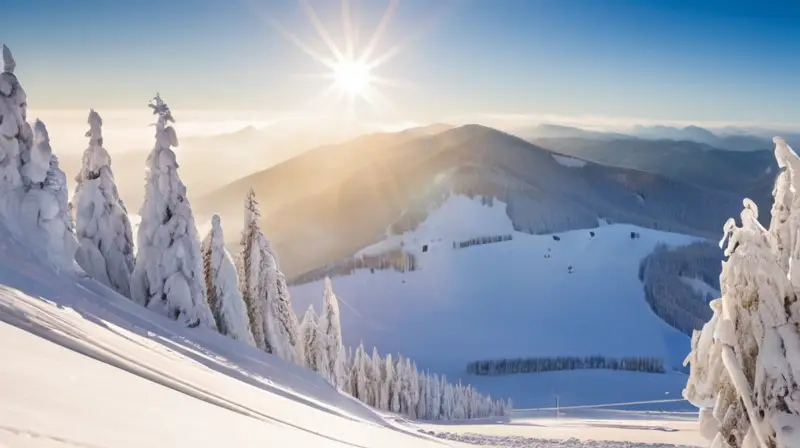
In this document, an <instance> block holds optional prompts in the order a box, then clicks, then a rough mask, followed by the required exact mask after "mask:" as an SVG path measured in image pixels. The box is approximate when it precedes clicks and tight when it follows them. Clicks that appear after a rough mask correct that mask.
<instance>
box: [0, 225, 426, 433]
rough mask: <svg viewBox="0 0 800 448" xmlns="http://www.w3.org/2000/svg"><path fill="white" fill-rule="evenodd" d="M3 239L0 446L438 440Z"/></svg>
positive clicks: (0, 264) (275, 361)
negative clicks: (52, 266)
mask: <svg viewBox="0 0 800 448" xmlns="http://www.w3.org/2000/svg"><path fill="white" fill-rule="evenodd" d="M0 242H2V247H0V250H1V252H2V254H3V255H2V256H1V257H0V341H3V343H2V344H0V359H3V360H4V361H3V362H0V446H13V447H16V446H114V447H122V446H130V447H142V446H153V447H155V446H164V447H175V446H194V447H198V446H237V447H239V446H265V444H266V445H269V446H287V447H288V446H308V447H312V446H313V447H317V446H319V447H327V446H331V447H338V446H361V447H426V446H441V443H440V442H437V441H436V440H435V439H433V440H431V439H432V438H430V437H428V436H423V435H421V434H419V433H417V432H416V431H413V430H402V429H397V428H394V427H393V426H392V425H391V424H390V423H387V422H386V421H385V420H384V418H383V417H381V416H379V415H377V414H375V413H374V412H373V411H371V410H370V409H369V408H367V407H365V406H363V405H362V404H361V403H359V402H357V401H355V400H353V399H350V398H349V397H347V396H345V395H342V394H339V393H338V392H336V391H335V390H333V389H332V388H331V387H330V386H329V385H328V384H327V383H326V382H324V381H323V380H322V379H321V378H319V377H318V376H317V375H316V374H314V373H312V372H309V371H307V370H305V369H302V368H299V367H296V366H293V365H289V364H287V363H285V362H282V361H281V360H279V359H278V358H276V357H274V356H270V355H266V354H264V353H263V352H261V351H259V350H257V349H254V348H251V347H248V346H246V345H244V344H240V343H236V342H235V341H233V340H230V339H228V338H225V337H223V336H220V335H219V334H216V333H213V332H210V331H205V330H199V329H191V330H190V329H186V328H183V327H181V326H179V325H178V324H176V323H175V322H173V321H170V320H167V319H165V318H161V317H160V316H157V315H156V314H154V313H151V312H150V311H147V310H145V309H144V308H142V307H140V306H138V305H136V304H134V303H133V302H131V301H129V300H127V299H124V298H122V297H121V296H119V295H116V294H115V293H113V292H111V291H110V290H109V289H107V288H105V287H104V286H101V285H99V284H98V283H96V282H94V281H91V280H88V279H78V278H76V277H73V276H72V275H70V274H64V273H56V272H53V271H50V270H47V269H44V268H43V267H42V266H41V265H39V264H38V263H37V262H35V261H34V260H32V259H31V258H30V257H28V256H27V255H26V253H25V251H23V250H20V249H19V248H17V247H16V246H15V244H13V243H9V241H8V239H7V238H5V237H4V235H0Z"/></svg>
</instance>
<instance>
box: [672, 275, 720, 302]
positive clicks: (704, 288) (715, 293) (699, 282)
mask: <svg viewBox="0 0 800 448" xmlns="http://www.w3.org/2000/svg"><path fill="white" fill-rule="evenodd" d="M678 278H680V280H681V281H682V282H683V283H685V284H686V285H687V286H689V287H690V288H692V289H693V290H695V292H697V293H698V294H702V295H703V297H705V296H706V295H708V294H711V296H712V297H719V296H720V295H722V293H721V292H720V290H719V289H717V288H714V287H713V286H711V285H709V284H708V283H706V282H705V281H703V279H701V278H696V277H686V276H680V277H678Z"/></svg>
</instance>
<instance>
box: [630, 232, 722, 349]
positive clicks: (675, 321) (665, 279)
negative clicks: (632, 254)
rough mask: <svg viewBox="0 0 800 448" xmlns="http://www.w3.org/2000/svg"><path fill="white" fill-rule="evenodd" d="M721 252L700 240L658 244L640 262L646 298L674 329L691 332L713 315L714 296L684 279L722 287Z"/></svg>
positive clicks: (653, 308)
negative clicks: (698, 289) (712, 303)
mask: <svg viewBox="0 0 800 448" xmlns="http://www.w3.org/2000/svg"><path fill="white" fill-rule="evenodd" d="M721 266H722V252H721V251H720V249H719V247H718V246H716V245H714V244H711V243H707V242H698V243H693V244H690V245H687V246H682V247H677V248H670V247H669V246H667V245H666V244H663V243H662V244H659V245H658V246H656V248H655V250H654V251H653V252H652V253H651V254H650V255H648V256H647V257H646V258H645V259H644V260H642V262H641V263H640V265H639V280H641V281H642V285H643V287H644V294H645V300H647V303H648V304H649V305H650V308H651V309H652V310H653V312H654V313H656V315H658V316H659V317H660V318H661V319H663V320H664V322H666V323H668V324H669V325H671V326H672V327H674V328H675V329H677V330H679V331H681V332H683V333H685V334H687V335H691V334H692V331H694V330H697V329H700V328H701V327H702V326H703V323H704V322H706V321H708V319H709V318H710V317H711V308H709V306H708V303H709V302H710V301H711V300H712V299H714V298H715V297H713V296H711V295H709V294H707V293H706V294H704V293H702V292H700V291H697V290H696V289H695V288H693V287H692V286H690V285H689V284H687V283H686V282H685V280H686V279H698V280H701V281H703V282H704V283H707V284H708V285H710V286H711V287H713V288H716V289H717V290H719V274H720V267H721Z"/></svg>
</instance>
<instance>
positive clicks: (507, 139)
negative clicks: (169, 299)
mask: <svg viewBox="0 0 800 448" xmlns="http://www.w3.org/2000/svg"><path fill="white" fill-rule="evenodd" d="M562 140H563V141H562ZM576 140H580V139H573V140H565V139H559V138H555V137H550V139H549V140H545V141H544V142H541V143H540V144H534V143H531V142H529V141H526V140H523V139H521V138H518V137H515V136H512V135H510V134H507V133H504V132H500V131H498V130H496V129H492V128H488V127H484V126H480V125H467V126H461V127H458V128H449V127H448V126H441V127H434V128H427V130H426V129H418V130H414V131H405V132H400V133H378V134H370V135H365V136H361V137H358V138H356V139H354V140H351V141H349V142H345V143H342V144H338V145H328V146H324V147H320V148H316V149H313V150H311V151H308V152H305V153H303V154H302V155H300V156H298V157H295V158H292V159H289V160H287V161H285V162H283V163H280V164H278V165H276V166H273V167H271V168H268V169H266V170H264V171H261V172H258V173H255V174H252V175H250V176H247V177H245V178H243V179H240V180H237V181H235V182H233V183H231V184H229V185H226V186H224V187H222V188H220V189H217V190H215V191H214V192H212V193H210V194H208V195H205V196H203V197H200V198H197V199H193V206H194V207H195V209H196V210H197V212H198V213H199V214H205V215H206V216H208V215H209V214H210V213H219V214H221V215H222V216H223V220H224V222H226V228H228V229H230V230H228V232H227V235H228V238H229V239H230V242H231V243H232V244H233V243H235V241H236V240H237V232H236V230H238V229H237V225H239V222H240V221H241V214H242V212H241V204H242V201H243V198H244V195H245V193H246V192H247V190H248V189H249V188H251V187H252V188H254V189H255V191H256V193H257V195H258V197H259V200H260V202H261V204H262V207H263V208H262V212H263V215H262V224H263V226H264V228H265V230H266V232H267V234H268V235H269V237H270V238H271V240H272V243H273V244H274V246H275V247H276V249H277V251H278V252H279V254H280V257H281V263H282V267H283V269H284V271H286V272H287V274H288V275H290V276H291V275H296V274H299V273H302V272H305V271H307V270H311V269H314V268H316V267H319V266H321V265H324V264H326V263H329V262H331V261H333V260H337V259H340V258H342V257H346V256H350V255H352V254H353V253H355V252H356V251H358V250H359V249H361V248H363V247H365V246H367V245H369V244H372V243H374V242H376V241H379V240H380V239H382V238H383V237H384V236H385V234H386V233H387V232H395V233H396V232H402V231H405V230H408V229H411V228H414V227H415V226H416V225H417V224H418V223H420V222H422V221H423V220H424V219H425V217H426V216H427V213H428V211H429V210H430V209H431V208H432V207H434V206H435V205H437V204H438V203H439V202H440V201H441V200H443V198H444V197H447V196H448V195H449V194H451V193H453V192H457V193H463V194H468V195H473V196H485V197H487V198H488V197H493V198H498V199H501V200H503V201H504V202H505V203H507V204H508V209H507V212H508V214H509V217H510V218H511V220H512V222H513V224H514V227H515V228H516V229H517V230H520V231H524V232H528V233H534V234H536V233H553V232H560V231H565V230H571V229H579V228H590V227H595V226H597V225H598V223H599V222H605V221H609V222H620V223H630V224H635V225H638V226H642V227H648V228H655V229H660V230H668V231H674V232H680V233H685V234H693V235H699V236H705V237H710V238H717V237H718V236H719V234H720V229H721V226H722V223H724V222H725V220H726V219H727V218H728V217H730V216H734V215H736V214H738V212H739V211H740V209H741V199H742V194H743V193H742V192H743V191H749V192H751V193H752V194H751V196H753V199H754V200H756V202H757V203H761V204H764V203H765V202H764V199H765V198H768V197H769V196H768V195H769V192H770V191H771V187H772V179H774V171H773V168H772V167H771V166H770V165H769V164H767V163H766V162H764V163H763V164H761V165H756V164H755V163H754V162H752V161H751V160H750V159H748V158H747V157H749V156H752V157H754V160H756V161H759V163H761V162H760V160H761V159H760V158H761V157H762V156H763V155H762V154H760V153H759V152H754V153H752V154H751V153H740V152H732V151H718V150H714V149H713V148H711V147H708V146H703V145H698V144H694V146H691V148H693V149H689V148H690V146H687V145H689V144H691V143H689V144H687V143H686V142H680V143H675V142H672V143H671V144H667V143H664V142H659V141H650V140H647V139H638V138H634V137H630V138H616V139H615V138H609V139H607V140H604V139H601V138H595V139H589V138H584V140H588V141H590V142H591V145H596V146H589V147H588V148H584V147H583V146H581V144H579V143H581V142H580V141H578V142H576ZM626 140H632V141H633V142H639V143H641V145H640V146H631V149H628V150H625V151H627V152H628V153H633V152H635V151H642V152H645V153H647V152H648V151H653V153H654V154H656V155H659V156H658V157H655V156H654V157H642V158H641V159H639V158H635V157H634V158H631V157H627V158H626V157H625V156H624V154H626V152H625V151H623V152H621V153H620V154H621V155H622V156H621V157H619V158H618V159H614V150H613V149H614V148H615V147H619V142H621V141H626ZM554 142H555V143H559V145H556V144H554ZM537 143H539V142H537ZM544 143H548V144H549V145H550V148H546V147H545V144H544ZM567 143H569V144H567ZM601 143H603V144H605V145H606V146H603V145H601ZM587 145H588V143H587ZM632 145H633V144H632ZM556 146H558V148H555V147H556ZM596 147H600V148H605V149H603V150H601V151H596V154H595V155H592V153H594V152H595V149H592V148H596ZM570 148H573V149H570ZM575 148H578V149H575ZM581 148H583V149H581ZM636 148H638V149H636ZM581 151H582V152H583V153H586V154H589V155H586V156H584V154H583V153H581V155H580V156H578V157H574V156H573V154H576V153H579V152H581ZM762 153H763V154H766V155H769V153H768V152H766V151H762ZM601 155H602V157H600V156H601ZM590 156H591V157H590ZM659 157H661V159H659ZM741 158H744V159H743V160H740V159H741ZM593 159H594V161H593ZM601 159H602V160H601ZM631 160H632V161H631ZM659 160H661V161H659ZM765 160H766V158H765ZM648 167H649V168H648ZM659 167H661V168H659ZM729 167H738V174H737V175H732V176H729V175H727V174H723V172H726V170H728V169H729ZM759 170H760V172H761V175H759V173H758V171H759ZM737 176H738V177H737ZM728 187H732V188H733V187H735V188H733V189H730V190H729V189H727V188H728Z"/></svg>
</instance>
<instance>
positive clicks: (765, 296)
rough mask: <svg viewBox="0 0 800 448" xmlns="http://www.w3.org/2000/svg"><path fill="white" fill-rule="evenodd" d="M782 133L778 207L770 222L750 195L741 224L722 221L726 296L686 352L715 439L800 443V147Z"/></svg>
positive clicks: (762, 447) (781, 446)
mask: <svg viewBox="0 0 800 448" xmlns="http://www.w3.org/2000/svg"><path fill="white" fill-rule="evenodd" d="M775 143H776V151H775V152H776V156H777V158H778V163H779V165H780V166H781V167H782V168H783V172H782V173H781V175H780V177H779V179H778V181H777V182H776V191H775V201H776V204H775V205H774V206H773V209H772V210H773V213H775V214H776V215H777V216H776V215H773V216H772V223H771V226H772V227H771V228H770V229H769V231H767V230H766V229H764V228H763V227H762V226H761V225H760V224H759V222H758V220H757V218H758V209H757V208H756V206H755V204H754V203H753V202H752V201H750V200H749V199H745V200H744V209H743V210H742V213H741V221H742V225H741V227H737V226H736V224H735V222H734V221H733V220H732V219H731V220H729V221H728V222H727V223H726V224H725V226H724V233H725V238H723V243H724V242H725V240H726V239H727V248H726V249H725V255H726V256H727V257H728V260H727V261H726V262H725V263H724V264H723V268H722V274H721V276H720V285H721V293H722V298H720V299H718V300H715V301H713V302H712V303H711V307H712V310H713V312H714V314H713V316H712V318H711V320H710V321H709V322H708V323H707V324H706V325H705V326H704V327H703V329H702V330H701V331H700V332H696V333H695V334H694V335H693V337H692V352H691V353H690V355H689V358H688V359H687V360H688V361H689V362H690V363H691V371H690V377H689V381H688V384H687V386H686V389H685V390H684V396H685V397H686V398H687V399H688V400H689V401H690V402H692V403H693V404H695V405H696V406H698V407H699V408H701V412H700V416H701V431H702V433H703V434H704V435H705V436H706V437H708V438H709V439H711V446H712V447H714V448H717V447H720V448H726V447H731V448H740V447H741V448H744V447H759V448H789V447H795V446H800V400H798V399H797V397H798V396H800V386H799V385H798V384H799V383H800V333H799V332H798V325H800V302H798V300H797V293H798V286H799V285H796V284H794V283H795V282H794V281H792V280H794V279H796V276H795V275H793V274H795V273H796V272H795V270H796V269H798V268H800V266H798V263H797V261H796V260H798V259H800V247H798V245H799V244H800V241H798V238H797V230H798V227H797V225H795V223H798V224H800V214H798V213H800V207H796V206H800V201H799V200H798V197H797V192H798V187H800V179H798V178H797V177H796V176H795V168H794V167H796V166H798V158H797V156H796V155H795V154H794V152H793V151H791V148H789V147H788V145H786V143H785V142H784V141H783V140H781V139H777V138H776V139H775ZM787 204H791V205H788V206H787ZM787 209H788V210H787ZM787 222H788V223H789V225H788V226H787ZM787 270H788V272H787Z"/></svg>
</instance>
